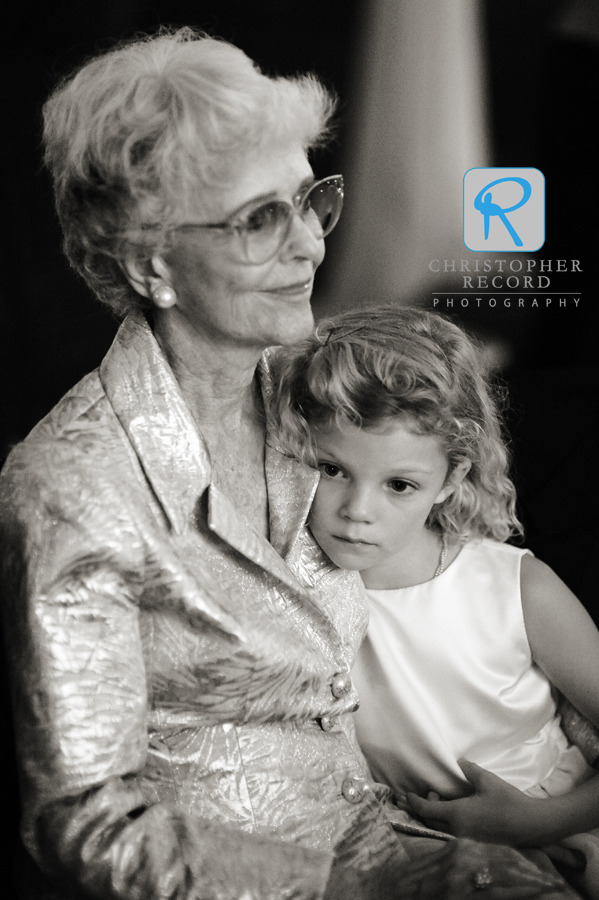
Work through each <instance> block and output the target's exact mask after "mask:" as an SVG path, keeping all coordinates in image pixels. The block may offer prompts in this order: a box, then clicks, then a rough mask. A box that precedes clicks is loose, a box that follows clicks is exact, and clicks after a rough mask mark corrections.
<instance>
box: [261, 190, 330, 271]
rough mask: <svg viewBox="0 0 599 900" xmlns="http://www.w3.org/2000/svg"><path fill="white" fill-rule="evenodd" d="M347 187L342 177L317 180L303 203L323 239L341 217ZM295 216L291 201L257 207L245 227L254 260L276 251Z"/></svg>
mask: <svg viewBox="0 0 599 900" xmlns="http://www.w3.org/2000/svg"><path fill="white" fill-rule="evenodd" d="M342 204H343V191H342V189H341V185H340V183H339V181H338V180H336V179H331V180H330V181H324V182H322V183H316V184H315V185H314V186H313V187H312V188H310V190H308V191H307V193H306V195H305V197H304V198H303V199H302V202H301V205H300V215H301V217H302V219H303V220H304V221H305V222H306V224H307V225H308V226H309V227H311V228H312V229H313V230H314V233H315V235H316V236H317V237H318V238H319V239H320V238H321V237H325V236H326V235H327V234H329V233H330V232H331V231H332V230H333V228H334V227H335V225H336V224H337V221H338V219H339V216H340V214H341V207H342ZM292 218H293V211H292V209H291V207H290V206H289V205H288V204H287V203H282V202H280V201H276V200H275V201H271V202H270V203H265V204H264V205H263V206H260V207H259V208H258V209H256V210H254V211H253V212H252V214H251V215H250V216H249V218H248V219H247V222H246V225H245V228H244V239H245V246H246V254H247V256H248V259H249V260H250V261H251V262H261V261H265V260H266V259H268V257H269V256H271V255H274V254H275V253H276V252H277V250H278V249H279V247H280V246H281V245H282V243H283V241H284V240H285V238H286V236H287V233H288V229H289V227H290V225H291V219H292Z"/></svg>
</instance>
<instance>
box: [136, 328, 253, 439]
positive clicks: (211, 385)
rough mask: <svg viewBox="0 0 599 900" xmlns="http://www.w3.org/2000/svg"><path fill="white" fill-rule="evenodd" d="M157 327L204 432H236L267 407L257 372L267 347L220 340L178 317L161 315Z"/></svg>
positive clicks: (167, 355) (186, 397) (160, 340)
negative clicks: (198, 330) (261, 395)
mask: <svg viewBox="0 0 599 900" xmlns="http://www.w3.org/2000/svg"><path fill="white" fill-rule="evenodd" d="M153 330H154V335H155V337H156V340H157V341H158V344H159V345H160V347H161V349H162V351H163V352H164V354H165V356H166V358H167V360H168V362H169V365H170V367H171V369H172V370H173V373H174V375H175V378H176V379H177V382H178V384H179V387H180V388H181V391H182V393H183V396H184V397H185V400H186V402H187V404H188V406H189V408H190V410H191V412H192V414H193V416H194V418H195V419H196V422H198V424H199V425H200V426H201V430H202V433H204V431H205V430H209V429H212V428H215V429H217V430H219V429H220V430H222V429H223V428H226V430H227V431H229V432H230V430H231V428H232V429H233V430H234V431H236V430H238V428H240V427H243V423H244V422H246V423H247V420H248V418H249V420H252V419H253V418H254V415H255V414H256V413H257V412H258V410H259V409H260V406H261V401H260V402H258V406H257V405H256V404H257V400H259V398H258V397H257V390H256V382H255V373H256V366H257V364H258V360H259V359H260V354H261V350H262V348H259V347H243V346H238V345H235V344H231V343H229V344H226V343H216V342H215V341H213V340H210V339H209V338H208V337H207V336H205V335H202V334H198V333H197V332H192V331H191V330H190V329H189V328H187V327H185V326H184V323H182V322H179V320H178V319H177V318H176V317H175V316H159V315H158V316H155V318H154V323H153Z"/></svg>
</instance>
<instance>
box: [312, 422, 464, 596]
mask: <svg viewBox="0 0 599 900" xmlns="http://www.w3.org/2000/svg"><path fill="white" fill-rule="evenodd" d="M415 424H416V423H415V422H414V421H413V420H411V419H410V418H409V417H408V416H405V417H404V416H402V417H394V418H392V419H387V420H385V421H383V422H382V423H381V424H380V425H379V426H377V427H376V428H374V429H368V430H364V429H361V428H357V427H356V426H354V425H350V424H346V425H344V426H343V427H342V428H341V427H339V426H338V425H336V424H334V423H331V424H329V425H326V426H324V427H320V428H317V429H315V432H314V433H315V437H316V442H317V446H318V462H319V469H320V473H321V476H320V483H319V485H318V490H317V492H316V497H315V499H314V504H313V506H312V511H311V513H310V522H309V524H310V529H311V531H312V534H313V535H314V538H315V539H316V541H318V543H319V544H320V546H321V547H322V549H323V550H324V551H325V553H326V554H327V556H328V557H329V558H330V559H331V560H332V562H334V563H335V564H336V565H338V566H340V567H341V568H343V569H353V570H359V571H361V572H362V573H363V575H365V574H366V573H368V571H369V570H371V569H376V581H377V582H378V583H380V582H381V581H383V582H384V583H386V582H387V581H388V582H389V586H391V587H396V586H398V585H397V584H396V583H394V582H395V581H397V578H396V576H395V573H396V572H401V568H402V563H403V562H405V560H406V559H410V558H413V556H414V554H417V555H418V554H422V553H423V551H424V550H426V548H427V547H429V546H430V545H431V540H432V539H433V543H434V545H435V546H437V547H438V539H437V538H434V536H433V535H432V533H431V532H430V531H429V530H428V529H427V528H426V526H425V522H426V520H427V517H428V514H429V513H430V511H431V509H432V507H433V505H434V504H435V503H441V502H442V501H443V500H445V499H446V497H448V496H449V494H450V493H451V492H452V490H453V489H454V485H453V484H452V483H451V482H448V481H447V474H448V462H447V458H446V456H445V453H444V452H443V450H442V448H441V445H440V443H439V440H438V439H437V438H436V437H434V436H433V435H428V434H418V433H417V430H416V427H415ZM365 581H366V583H367V584H368V579H367V578H365Z"/></svg>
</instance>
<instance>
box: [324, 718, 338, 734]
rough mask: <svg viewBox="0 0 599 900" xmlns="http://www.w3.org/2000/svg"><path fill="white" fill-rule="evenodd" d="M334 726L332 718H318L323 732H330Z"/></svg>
mask: <svg viewBox="0 0 599 900" xmlns="http://www.w3.org/2000/svg"><path fill="white" fill-rule="evenodd" d="M335 724H336V723H335V717H334V716H321V718H320V727H321V728H322V730H323V731H332V730H333V728H334V727H335Z"/></svg>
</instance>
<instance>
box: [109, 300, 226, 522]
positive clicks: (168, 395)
mask: <svg viewBox="0 0 599 900" xmlns="http://www.w3.org/2000/svg"><path fill="white" fill-rule="evenodd" d="M100 379H101V381H102V384H103V386H104V390H105V391H106V395H107V397H108V399H109V401H110V403H111V405H112V408H113V409H114V412H115V414H116V416H117V418H118V419H119V421H120V423H121V425H122V426H123V428H124V430H125V433H126V434H127V437H128V438H129V440H130V442H131V444H132V446H133V449H134V450H135V452H136V454H137V456H138V458H139V461H140V463H141V465H142V467H143V470H144V472H145V475H146V477H147V479H148V481H149V482H150V484H151V485H152V488H153V490H154V493H155V494H156V496H157V498H158V500H159V501H160V503H161V505H162V507H163V509H164V511H165V513H166V515H167V517H168V519H169V522H170V524H171V526H172V528H173V530H174V531H175V533H177V534H182V533H183V532H184V531H186V530H187V529H188V528H189V526H190V523H191V522H192V519H193V515H194V510H195V506H196V502H197V499H198V497H199V496H201V494H202V493H203V492H204V490H205V489H206V487H207V486H208V485H209V483H210V480H211V477H212V472H211V467H210V458H209V455H208V450H207V448H206V445H205V443H204V441H203V439H202V437H201V435H200V434H199V432H198V430H197V428H196V425H195V422H194V420H193V417H192V415H191V413H190V411H189V409H188V407H187V404H186V403H185V400H184V399H183V395H182V394H181V391H180V389H179V385H178V384H177V381H176V379H175V376H174V375H173V373H172V371H171V368H170V366H169V364H168V362H167V361H166V359H165V357H164V355H163V353H162V351H161V349H160V347H159V345H158V343H157V341H156V339H155V337H154V335H153V333H152V330H151V328H150V326H149V325H148V323H147V321H146V319H145V317H144V316H142V315H141V314H135V313H134V314H131V315H129V316H127V318H126V319H125V321H124V322H123V324H122V325H121V327H120V329H119V331H118V333H117V336H116V338H115V340H114V343H113V344H112V347H111V348H110V350H109V351H108V353H107V354H106V357H105V358H104V360H103V362H102V365H101V366H100Z"/></svg>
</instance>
